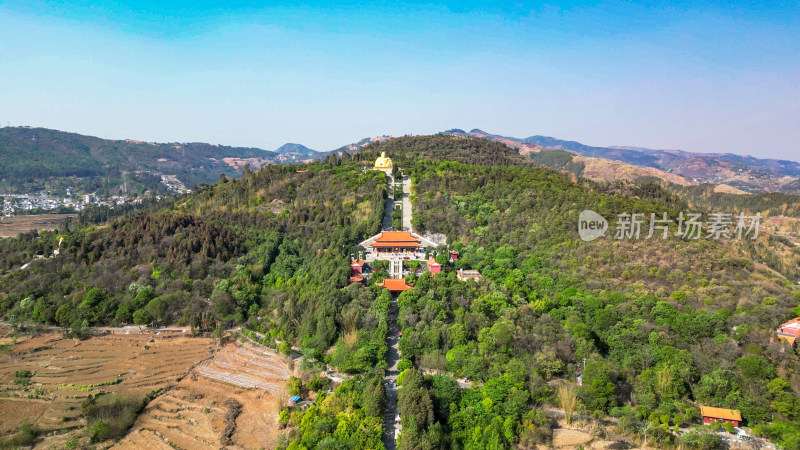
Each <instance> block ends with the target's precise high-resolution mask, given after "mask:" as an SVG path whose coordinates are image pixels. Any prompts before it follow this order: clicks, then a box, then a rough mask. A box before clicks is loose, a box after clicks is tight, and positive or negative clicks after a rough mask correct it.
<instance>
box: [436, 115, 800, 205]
mask: <svg viewBox="0 0 800 450" xmlns="http://www.w3.org/2000/svg"><path fill="white" fill-rule="evenodd" d="M444 134H449V135H454V136H464V137H474V138H480V139H488V140H492V141H497V142H503V143H505V144H506V145H509V146H511V147H515V148H517V149H518V150H519V152H520V153H521V154H523V155H530V154H533V153H539V152H542V151H552V150H563V151H567V152H570V153H572V154H574V155H578V157H576V158H575V161H576V162H579V163H583V164H584V165H585V166H586V169H590V172H589V173H582V174H581V175H584V176H587V178H596V179H601V180H603V181H610V180H611V179H618V178H619V176H617V175H620V171H622V172H624V173H623V175H625V176H626V177H628V178H635V177H636V176H643V177H644V176H655V177H657V178H662V179H665V180H668V181H671V182H673V183H678V184H697V183H711V184H718V185H725V186H730V187H731V188H732V190H733V191H739V190H740V191H744V192H791V193H798V192H800V163H797V162H794V161H786V160H777V159H761V158H755V157H752V156H741V155H734V154H731V153H693V152H686V151H682V150H653V149H648V148H640V147H621V146H620V147H592V146H588V145H584V144H581V143H580V142H575V141H565V140H562V139H556V138H553V137H548V136H530V137H527V138H515V137H508V136H501V135H496V134H490V133H487V132H485V131H482V130H479V129H474V130H471V131H469V132H466V131H464V130H459V129H451V130H447V131H445V132H444ZM612 162H615V163H612ZM620 163H622V164H620ZM637 168H640V169H637ZM641 169H646V170H641ZM592 171H594V172H596V173H592ZM724 189H727V188H724Z"/></svg>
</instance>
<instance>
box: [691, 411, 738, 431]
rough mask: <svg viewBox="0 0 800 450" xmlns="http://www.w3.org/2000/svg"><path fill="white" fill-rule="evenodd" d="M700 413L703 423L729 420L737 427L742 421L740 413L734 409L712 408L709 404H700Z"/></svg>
mask: <svg viewBox="0 0 800 450" xmlns="http://www.w3.org/2000/svg"><path fill="white" fill-rule="evenodd" d="M700 415H701V416H702V417H703V423H706V424H708V423H713V422H730V423H731V424H732V425H733V426H735V427H738V426H739V424H740V423H742V413H740V412H739V411H738V410H736V409H725V408H713V407H711V406H700Z"/></svg>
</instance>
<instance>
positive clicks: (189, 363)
mask: <svg viewBox="0 0 800 450" xmlns="http://www.w3.org/2000/svg"><path fill="white" fill-rule="evenodd" d="M0 344H4V347H3V349H4V351H3V352H2V353H0V367H1V368H0V437H4V436H8V435H9V434H10V433H11V432H12V431H13V430H15V429H16V428H17V426H19V424H20V423H22V422H23V421H28V422H31V423H32V424H33V425H34V426H36V427H37V428H38V429H39V430H40V440H39V441H38V442H37V447H42V448H51V447H53V446H55V447H58V448H60V447H63V446H64V444H65V443H66V442H68V441H69V440H71V439H73V438H75V437H81V436H82V429H83V428H84V426H85V424H84V421H83V418H81V417H80V413H81V403H82V402H83V401H84V400H85V399H86V398H87V397H88V396H89V395H97V394H99V393H120V394H123V395H137V396H141V397H144V396H145V395H146V394H147V393H148V392H150V391H152V390H157V389H163V388H168V387H169V386H172V385H175V384H177V383H178V382H179V381H180V380H181V379H183V377H184V376H186V375H187V373H188V372H189V371H190V370H191V368H192V367H193V366H194V365H195V364H197V363H199V362H201V361H203V360H205V359H208V358H210V357H211V355H212V353H213V346H212V344H211V340H210V339H208V338H196V337H190V336H186V335H184V334H182V333H161V334H155V333H153V334H138V333H135V334H134V333H131V334H127V335H126V334H107V335H104V336H96V337H92V338H90V339H86V340H83V341H81V340H75V339H65V338H63V337H62V336H61V335H60V334H58V333H49V334H45V335H40V336H36V337H20V338H18V339H17V340H16V343H14V342H13V340H12V338H11V337H9V336H7V335H5V336H4V337H3V338H0ZM25 370H28V371H30V372H31V374H32V375H31V376H30V377H29V384H28V385H23V384H20V383H19V382H18V377H17V376H16V375H15V373H16V372H21V371H25Z"/></svg>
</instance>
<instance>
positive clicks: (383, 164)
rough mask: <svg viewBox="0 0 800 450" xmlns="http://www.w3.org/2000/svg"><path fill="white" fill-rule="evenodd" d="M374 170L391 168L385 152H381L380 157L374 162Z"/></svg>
mask: <svg viewBox="0 0 800 450" xmlns="http://www.w3.org/2000/svg"><path fill="white" fill-rule="evenodd" d="M375 168H376V169H380V170H383V169H391V168H392V158H389V157H388V156H386V152H381V156H379V157H378V159H376V160H375Z"/></svg>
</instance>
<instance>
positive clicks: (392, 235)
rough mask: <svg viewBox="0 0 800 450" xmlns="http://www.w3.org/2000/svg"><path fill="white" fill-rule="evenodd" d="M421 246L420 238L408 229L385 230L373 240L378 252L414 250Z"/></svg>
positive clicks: (374, 247)
mask: <svg viewBox="0 0 800 450" xmlns="http://www.w3.org/2000/svg"><path fill="white" fill-rule="evenodd" d="M420 247H422V244H421V243H420V241H419V239H417V238H415V237H414V236H413V235H412V234H411V233H410V232H408V231H384V232H382V233H381V235H380V236H378V238H377V239H375V241H373V242H372V248H373V249H375V251H376V252H377V253H400V252H414V251H416V250H417V249H418V248H420Z"/></svg>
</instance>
